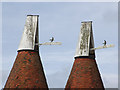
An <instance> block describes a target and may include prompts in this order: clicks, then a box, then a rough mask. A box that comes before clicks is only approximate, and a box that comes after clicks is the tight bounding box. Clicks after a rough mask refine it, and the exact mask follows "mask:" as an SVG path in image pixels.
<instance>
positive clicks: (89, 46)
mask: <svg viewBox="0 0 120 90" xmlns="http://www.w3.org/2000/svg"><path fill="white" fill-rule="evenodd" d="M109 47H114V45H113V44H110V45H107V42H106V40H104V43H103V46H99V47H97V48H94V39H93V31H92V21H87V22H81V28H80V35H79V40H78V44H77V48H76V53H75V58H77V57H90V58H95V50H96V49H103V48H109Z"/></svg>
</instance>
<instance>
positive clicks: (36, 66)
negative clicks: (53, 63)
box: [5, 51, 48, 88]
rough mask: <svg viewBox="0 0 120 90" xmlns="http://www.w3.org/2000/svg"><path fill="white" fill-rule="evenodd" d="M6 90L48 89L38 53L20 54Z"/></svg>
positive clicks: (26, 52)
mask: <svg viewBox="0 0 120 90" xmlns="http://www.w3.org/2000/svg"><path fill="white" fill-rule="evenodd" d="M5 88H48V86H47V82H46V78H45V75H44V71H43V67H42V63H41V60H40V56H39V53H38V52H34V51H20V52H18V55H17V57H16V60H15V62H14V65H13V68H12V70H11V72H10V75H9V77H8V80H7V82H6V85H5Z"/></svg>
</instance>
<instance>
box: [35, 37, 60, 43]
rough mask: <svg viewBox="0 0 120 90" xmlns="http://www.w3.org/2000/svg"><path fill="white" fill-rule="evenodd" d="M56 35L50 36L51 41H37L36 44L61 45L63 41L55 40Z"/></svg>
mask: <svg viewBox="0 0 120 90" xmlns="http://www.w3.org/2000/svg"><path fill="white" fill-rule="evenodd" d="M54 40H55V39H54V37H52V38H50V42H45V43H36V45H61V44H62V43H61V42H54Z"/></svg>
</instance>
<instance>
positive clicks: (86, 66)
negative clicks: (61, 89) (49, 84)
mask: <svg viewBox="0 0 120 90" xmlns="http://www.w3.org/2000/svg"><path fill="white" fill-rule="evenodd" d="M81 24H82V26H81V31H80V36H79V40H78V44H77V48H76V53H75V61H74V64H73V67H72V70H71V73H70V76H69V78H68V81H67V84H66V89H67V88H69V89H70V88H84V89H90V88H97V89H96V90H99V89H101V90H104V86H103V83H102V80H101V76H100V73H99V70H98V67H97V64H96V60H95V51H94V50H90V49H91V48H94V40H93V32H92V22H91V21H89V22H82V23H81Z"/></svg>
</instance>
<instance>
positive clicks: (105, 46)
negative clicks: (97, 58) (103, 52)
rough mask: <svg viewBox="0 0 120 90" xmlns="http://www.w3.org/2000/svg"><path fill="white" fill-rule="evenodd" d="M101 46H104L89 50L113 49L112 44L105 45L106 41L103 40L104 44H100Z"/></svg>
mask: <svg viewBox="0 0 120 90" xmlns="http://www.w3.org/2000/svg"><path fill="white" fill-rule="evenodd" d="M102 44H104V45H103V46H99V47H97V48H91V49H90V50H96V49H103V48H110V47H114V45H113V44H110V45H106V44H107V42H106V40H104V43H102Z"/></svg>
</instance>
